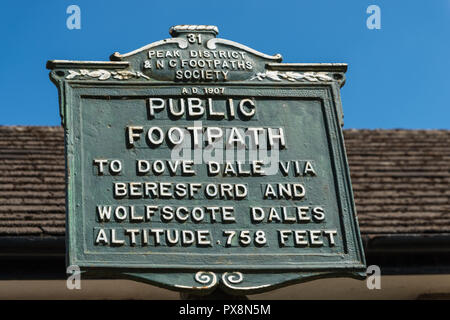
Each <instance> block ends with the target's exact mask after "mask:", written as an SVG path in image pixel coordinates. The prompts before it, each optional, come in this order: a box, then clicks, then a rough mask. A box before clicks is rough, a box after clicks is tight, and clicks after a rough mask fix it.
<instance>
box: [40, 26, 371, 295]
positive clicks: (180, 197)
mask: <svg viewBox="0 0 450 320" xmlns="http://www.w3.org/2000/svg"><path fill="white" fill-rule="evenodd" d="M170 34H171V35H172V38H170V39H166V40H161V41H157V42H154V43H152V44H149V45H146V46H144V47H142V48H140V49H137V50H135V51H133V52H130V53H127V54H119V53H114V54H113V55H112V56H111V61H105V62H98V61H95V62H94V61H62V60H53V61H49V62H48V64H47V67H48V68H49V69H51V70H52V71H51V73H50V77H51V79H52V81H53V82H54V83H55V84H56V86H57V87H58V89H59V97H60V108H61V109H60V111H61V117H62V124H63V126H64V128H65V143H66V162H67V226H66V228H67V235H66V237H67V263H68V264H69V265H78V266H79V267H80V268H82V269H83V270H85V271H88V272H90V273H93V274H97V275H99V274H100V275H108V276H112V277H118V278H130V279H135V280H138V281H144V282H148V283H152V284H156V285H160V286H163V287H167V288H170V289H174V290H180V291H183V290H184V291H189V290H200V291H201V292H202V293H207V292H209V291H211V290H212V289H213V288H215V287H216V286H221V287H222V288H223V289H224V290H228V291H229V292H232V293H234V294H236V293H238V294H239V293H255V292H262V291H266V290H270V289H273V288H276V287H279V286H282V285H285V284H291V283H294V282H299V281H305V280H310V279H316V278H319V277H335V276H351V277H361V276H363V272H364V269H365V262H364V256H363V250H362V246H361V238H360V235H359V230H358V225H357V220H356V213H355V207H354V202H353V195H352V189H351V183H350V176H349V170H348V165H347V160H346V155H345V149H344V141H343V137H342V130H341V126H342V123H341V121H342V110H341V102H340V96H339V89H340V87H341V86H342V85H343V83H344V81H345V75H344V74H345V71H346V69H347V65H345V64H297V63H295V64H283V63H281V56H280V55H274V56H270V55H266V54H263V53H260V52H258V51H255V50H253V49H251V48H249V47H246V46H244V45H242V44H239V43H236V42H233V41H230V40H225V39H220V38H217V37H216V36H217V34H218V29H217V27H215V26H202V25H198V26H196V25H179V26H174V27H172V28H171V29H170Z"/></svg>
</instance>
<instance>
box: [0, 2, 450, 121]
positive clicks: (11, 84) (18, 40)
mask: <svg viewBox="0 0 450 320" xmlns="http://www.w3.org/2000/svg"><path fill="white" fill-rule="evenodd" d="M71 4H76V5H78V6H79V7H80V8H81V30H69V29H67V27H66V19H67V17H68V16H69V15H68V14H67V13H66V9H67V7H68V6H69V5H71ZM371 4H375V5H378V6H379V7H380V9H381V29H380V30H369V29H368V28H367V27H366V19H367V17H368V16H369V15H368V14H367V13H366V8H367V7H368V6H369V5H371ZM0 6H1V7H0V8H1V10H0V30H1V31H0V32H1V35H2V37H1V38H2V40H1V44H2V45H1V53H0V57H1V61H2V63H1V69H0V70H1V71H0V75H1V76H0V124H1V125H59V123H60V119H59V114H58V98H57V90H56V87H55V86H54V85H53V84H52V83H51V82H50V80H49V78H48V70H46V69H45V63H46V61H47V60H51V59H71V60H108V57H109V55H110V54H111V53H113V52H115V51H119V52H121V53H126V52H129V51H132V50H134V49H137V48H139V47H141V46H143V45H145V44H147V43H151V42H153V41H157V40H160V39H164V38H168V37H170V36H169V34H168V30H169V27H170V26H171V25H175V24H213V25H217V26H218V27H219V31H220V33H219V37H221V38H225V39H230V40H234V41H237V42H240V43H243V44H245V45H247V46H249V47H252V48H254V49H256V50H258V51H261V52H264V53H267V54H275V53H281V54H282V55H283V58H284V59H283V62H345V63H348V64H349V70H348V72H347V83H346V84H345V86H344V87H343V88H342V101H343V107H344V114H345V127H346V128H411V129H422V128H423V129H432V128H438V129H450V103H449V101H450V88H449V84H450V81H449V78H450V59H449V58H450V37H449V36H450V32H449V31H450V1H449V0H431V1H400V0H390V1H376V0H372V1H362V0H357V1H356V0H355V1H336V0H327V1H325V0H318V1H300V0H298V1H284V0H278V1H262V0H259V1H248V0H246V1H244V0H240V1H234V0H227V1H215V0H209V1H195V0H193V1H173V0H172V1H134V0H128V1H114V0H109V1H92V0H91V1H81V0H72V1H63V0H54V1H50V0H47V1H44V0H40V1H8V2H6V1H2V2H1V5H0Z"/></svg>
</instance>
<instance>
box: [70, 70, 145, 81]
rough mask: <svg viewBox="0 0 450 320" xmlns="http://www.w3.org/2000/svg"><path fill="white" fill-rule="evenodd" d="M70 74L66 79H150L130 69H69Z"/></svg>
mask: <svg viewBox="0 0 450 320" xmlns="http://www.w3.org/2000/svg"><path fill="white" fill-rule="evenodd" d="M68 71H69V74H68V75H67V76H66V79H74V78H76V77H90V78H97V79H98V80H108V79H109V78H111V77H113V78H114V79H117V80H127V79H131V78H144V79H147V80H150V78H149V77H147V76H146V75H145V74H143V73H142V72H140V71H129V70H120V71H108V70H104V69H98V70H87V69H80V70H79V71H74V70H68Z"/></svg>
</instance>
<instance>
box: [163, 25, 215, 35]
mask: <svg viewBox="0 0 450 320" xmlns="http://www.w3.org/2000/svg"><path fill="white" fill-rule="evenodd" d="M182 32H189V33H195V32H201V33H213V34H214V35H218V34H219V28H217V27H216V26H207V25H194V24H179V25H176V26H172V27H170V29H169V33H170V35H171V36H172V37H176V36H178V35H179V34H180V33H182Z"/></svg>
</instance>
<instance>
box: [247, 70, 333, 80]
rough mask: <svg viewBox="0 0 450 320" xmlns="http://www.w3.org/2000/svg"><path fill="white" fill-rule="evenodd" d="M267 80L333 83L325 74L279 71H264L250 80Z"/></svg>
mask: <svg viewBox="0 0 450 320" xmlns="http://www.w3.org/2000/svg"><path fill="white" fill-rule="evenodd" d="M255 79H258V80H259V81H262V80H263V79H269V80H273V81H282V80H283V79H285V80H289V81H292V82H296V81H309V82H329V81H333V78H331V77H330V76H329V75H328V74H327V73H326V72H302V73H300V72H280V71H266V72H264V73H260V72H259V73H257V74H256V75H255V76H254V77H252V78H251V79H250V80H255Z"/></svg>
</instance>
